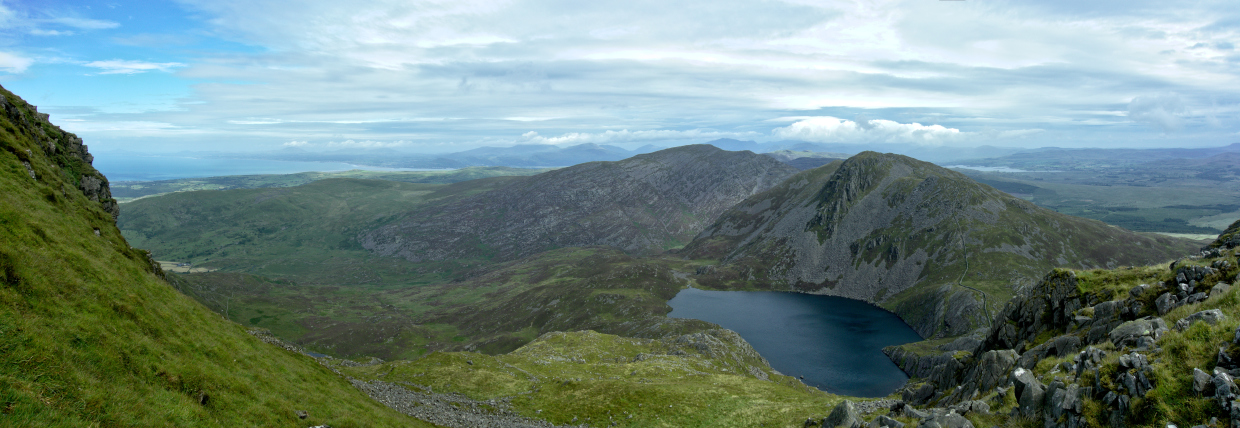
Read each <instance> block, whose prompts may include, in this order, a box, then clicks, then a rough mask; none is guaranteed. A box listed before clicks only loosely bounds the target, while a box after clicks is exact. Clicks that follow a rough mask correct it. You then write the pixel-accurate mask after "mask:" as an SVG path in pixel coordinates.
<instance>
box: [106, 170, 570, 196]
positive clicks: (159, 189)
mask: <svg viewBox="0 0 1240 428" xmlns="http://www.w3.org/2000/svg"><path fill="white" fill-rule="evenodd" d="M546 171H548V170H547V169H545V168H542V169H533V168H509V167H503V166H489V167H487V166H473V167H468V168H461V169H452V170H436V171H363V170H352V171H340V172H301V173H297V174H258V175H229V176H223V177H205V178H181V179H176V180H160V181H119V182H114V183H112V196H115V197H116V200H117V201H119V202H120V203H125V202H129V201H133V200H135V199H139V198H145V197H149V196H158V195H163V194H168V193H173V192H189V191H194V190H229V189H257V188H268V187H293V186H300V185H303V184H306V183H310V182H314V181H319V180H323V179H328V178H362V179H369V180H388V181H401V182H405V183H433V184H450V183H459V182H462V181H469V180H477V179H480V178H491V177H508V176H525V175H534V174H539V173H543V172H546Z"/></svg>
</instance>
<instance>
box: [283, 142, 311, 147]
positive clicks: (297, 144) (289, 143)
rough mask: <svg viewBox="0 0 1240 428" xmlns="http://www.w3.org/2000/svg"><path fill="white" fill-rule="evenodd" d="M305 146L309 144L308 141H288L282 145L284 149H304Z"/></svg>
mask: <svg viewBox="0 0 1240 428" xmlns="http://www.w3.org/2000/svg"><path fill="white" fill-rule="evenodd" d="M307 144H310V142H309V141H289V142H287V143H284V147H304V146H306V145H307Z"/></svg>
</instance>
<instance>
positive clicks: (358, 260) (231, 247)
mask: <svg viewBox="0 0 1240 428" xmlns="http://www.w3.org/2000/svg"><path fill="white" fill-rule="evenodd" d="M520 179H523V178H520V177H496V178H488V179H482V180H473V181H467V182H463V183H456V184H418V183H401V182H394V181H383V180H361V179H349V178H332V179H325V180H319V181H315V182H312V183H308V184H305V185H301V186H296V187H287V188H267V189H238V190H228V191H196V192H182V193H174V194H170V195H165V196H160V197H154V198H145V199H142V200H138V201H134V202H131V203H126V204H125V205H124V206H123V207H122V213H121V216H120V219H119V222H118V224H119V225H120V228H121V230H122V231H124V234H125V237H126V238H127V239H129V242H130V243H132V244H133V245H134V246H137V247H139V248H146V249H149V250H150V251H151V252H152V253H153V254H155V256H156V257H157V258H158V259H160V260H169V261H178V262H189V263H192V264H194V265H198V264H203V265H205V266H210V267H213V268H220V269H224V270H229V271H234V272H237V271H239V272H246V273H253V274H258V275H264V276H274V277H283V278H288V279H292V280H295V281H298V282H301V283H313V284H368V285H379V284H388V285H390V284H409V283H420V282H442V281H444V280H445V279H448V278H455V277H459V276H461V274H462V273H463V272H466V271H468V270H469V266H470V265H473V264H477V263H479V262H481V260H470V259H461V260H453V261H448V262H429V263H422V264H412V263H409V262H407V261H405V260H401V259H395V258H391V257H378V256H373V255H372V254H371V253H370V252H369V251H366V250H365V249H363V248H362V247H361V245H360V244H359V243H358V241H357V239H356V237H357V235H358V234H359V233H361V232H363V231H367V230H371V229H373V228H375V227H377V226H378V225H383V224H387V223H389V222H391V221H394V219H397V218H401V217H402V216H406V215H417V213H421V212H434V211H436V210H438V209H440V208H441V207H442V206H443V205H444V204H447V203H450V202H452V201H454V200H458V199H460V198H464V197H468V196H470V195H474V194H478V193H481V192H485V191H487V190H491V189H494V188H496V187H498V186H502V185H504V184H507V183H509V182H511V181H512V180H520Z"/></svg>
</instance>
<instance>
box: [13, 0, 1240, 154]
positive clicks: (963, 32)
mask: <svg viewBox="0 0 1240 428" xmlns="http://www.w3.org/2000/svg"><path fill="white" fill-rule="evenodd" d="M0 40H2V41H3V43H0V84H3V85H4V86H5V87H6V88H8V89H10V90H12V91H14V92H16V93H18V94H19V95H22V96H23V97H25V98H26V99H28V100H30V101H31V102H32V103H34V104H36V105H38V106H39V107H40V110H41V111H44V112H48V113H51V114H52V115H53V120H54V121H55V122H56V123H57V124H59V125H61V126H62V127H64V128H66V129H68V130H71V131H74V132H77V133H79V134H80V135H82V136H83V137H84V138H87V139H88V141H91V142H92V143H91V144H92V147H93V148H95V149H96V150H102V151H108V150H135V151H180V150H219V151H240V150H274V149H280V148H284V147H299V148H309V149H314V148H319V149H342V148H344V149H348V148H400V149H405V150H411V151H427V152H441V151H456V150H464V149H469V148H473V147H478V146H487V145H511V144H580V143H596V144H616V145H622V146H626V147H636V146H639V145H645V144H656V145H676V144H686V143H694V142H703V141H708V140H713V139H716V138H736V139H746V140H757V141H776V140H802V141H810V142H820V143H836V142H838V143H850V144H867V143H874V144H877V143H894V144H915V145H934V146H977V145H984V144H989V145H998V146H1023V147H1038V146H1061V147H1200V146H1219V145H1226V144H1231V143H1234V142H1237V141H1240V121H1238V120H1237V119H1238V118H1240V52H1238V51H1237V50H1236V45H1237V44H1240V9H1238V8H1235V7H1234V4H1232V2H1230V1H1223V0H1218V1H1200V2H1188V3H1185V2H1181V3H1167V2H1154V1H1123V2H1120V1H1096V2H1088V3H1087V4H1081V3H1080V2H1075V1H1047V2H1015V1H1011V2H1008V1H974V0H966V1H929V0H904V1H864V0H857V1H830V0H822V1H810V0H784V1H775V0H772V1H763V2H754V1H742V0H715V1H710V2H706V1H679V2H657V1H631V0H630V1H624V2H619V1H607V0H605V1H597V2H567V1H561V0H450V1H448V0H374V1H366V2H349V1H340V0H330V1H329V0H307V1H300V2H285V1H274V0H246V1H240V0H180V1H176V2H155V3H151V2H140V3H139V2H130V1H111V0H110V1H98V2H96V1H90V0H85V1H82V0H74V1H64V0H39V1H32V0H21V1H13V0H0Z"/></svg>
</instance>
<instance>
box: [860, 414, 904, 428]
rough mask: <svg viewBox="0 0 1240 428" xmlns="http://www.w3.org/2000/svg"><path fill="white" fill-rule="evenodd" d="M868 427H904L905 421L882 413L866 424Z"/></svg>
mask: <svg viewBox="0 0 1240 428" xmlns="http://www.w3.org/2000/svg"><path fill="white" fill-rule="evenodd" d="M866 427H867V428H904V422H900V421H897V420H895V419H892V418H889V417H887V415H880V416H878V417H876V418H874V420H872V421H870V423H869V424H867V425H866Z"/></svg>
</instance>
